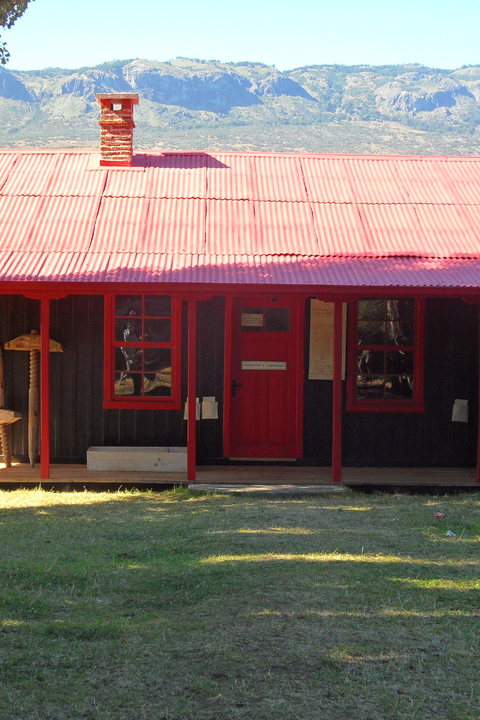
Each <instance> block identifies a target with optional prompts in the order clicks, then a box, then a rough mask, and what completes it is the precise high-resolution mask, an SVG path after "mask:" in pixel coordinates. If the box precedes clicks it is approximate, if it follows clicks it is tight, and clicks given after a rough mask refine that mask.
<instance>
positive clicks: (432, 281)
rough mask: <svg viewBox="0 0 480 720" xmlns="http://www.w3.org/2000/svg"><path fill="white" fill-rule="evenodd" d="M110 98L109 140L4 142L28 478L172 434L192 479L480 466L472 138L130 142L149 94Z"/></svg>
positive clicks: (3, 284)
mask: <svg viewBox="0 0 480 720" xmlns="http://www.w3.org/2000/svg"><path fill="white" fill-rule="evenodd" d="M98 100H99V103H100V106H101V117H100V126H101V151H100V153H95V152H84V151H79V152H75V151H70V150H63V151H49V150H38V151H33V150H29V149H26V150H5V151H1V152H0V237H1V244H0V343H1V345H2V348H3V351H2V353H3V363H4V378H5V395H4V403H5V407H6V408H10V409H11V410H13V411H15V412H17V413H20V414H21V415H22V418H23V419H22V421H20V422H16V423H15V424H13V425H12V427H11V452H12V456H13V458H14V460H15V461H17V462H19V463H26V462H27V458H28V451H27V443H28V427H27V422H26V418H27V414H28V405H29V397H28V396H29V389H28V373H29V367H28V362H29V353H28V352H23V353H22V352H13V351H9V350H8V349H6V348H5V344H6V343H8V342H9V341H11V340H12V339H14V338H18V337H19V336H22V335H26V334H27V335H28V334H29V333H31V331H32V330H38V331H39V333H40V340H39V357H40V379H41V382H40V437H41V439H40V448H39V456H40V465H39V467H38V468H36V469H35V472H36V473H37V476H38V478H41V479H48V478H49V477H50V476H51V473H52V470H53V469H54V468H55V466H56V465H57V464H62V465H63V466H65V465H69V466H71V465H85V463H86V459H87V452H88V451H89V450H90V452H91V453H92V457H93V456H94V453H95V452H97V453H98V452H99V453H100V454H101V453H102V449H107V448H110V449H111V452H113V453H114V452H115V451H114V449H115V448H117V449H121V452H124V451H125V453H126V455H124V456H122V457H127V456H128V455H129V452H130V451H131V450H133V449H134V448H157V449H158V448H163V449H164V450H165V451H166V452H172V449H174V448H177V449H178V448H181V449H183V458H184V459H185V458H186V460H185V461H186V462H187V468H186V471H187V474H188V480H189V481H190V482H194V481H195V479H196V471H197V468H200V469H201V468H202V467H204V466H219V467H226V466H229V467H232V466H239V465H242V464H243V465H245V466H252V465H260V464H261V465H262V466H265V465H277V466H287V465H288V466H295V467H308V468H310V471H309V472H310V477H311V478H315V477H318V478H319V481H320V478H324V479H325V478H328V479H330V480H332V481H335V482H337V481H341V480H342V477H343V478H344V477H345V476H346V475H347V474H348V472H353V469H354V468H363V469H365V468H370V469H372V471H373V469H374V468H411V472H412V473H413V472H415V473H416V474H417V477H418V476H421V475H422V473H423V474H424V475H425V477H429V476H428V473H429V472H430V473H431V469H432V468H436V469H438V472H441V471H442V470H443V471H453V469H463V470H462V472H464V476H465V477H466V478H468V479H469V482H471V483H474V482H476V481H477V479H478V473H477V469H476V468H477V466H478V456H479V452H478V447H479V442H478V439H479V421H478V404H479V392H478V387H479V353H478V347H479V331H478V329H479V312H478V307H479V306H478V302H479V299H480V230H479V227H480V158H476V157H418V156H415V157H403V156H402V157H395V156H353V155H315V154H292V153H284V154H283V153H282V154H280V153H263V152H250V153H247V152H211V153H208V152H162V153H158V152H157V153H138V154H135V153H133V149H132V134H133V127H134V122H133V110H134V105H135V104H136V103H137V101H138V98H137V96H135V95H133V94H122V95H113V96H112V95H99V96H98ZM50 340H54V341H56V342H57V343H60V344H61V348H62V350H63V352H58V353H54V352H49V351H48V349H49V341H50ZM94 448H95V450H93V449H94ZM118 452H119V453H120V450H119V451H118ZM178 452H179V456H181V455H182V451H180V450H178ZM185 453H186V454H185ZM119 456H120V455H119ZM125 462H126V463H127V465H126V466H125V467H126V470H128V471H130V472H131V470H132V467H135V465H134V466H131V465H128V460H125ZM0 467H1V466H0ZM325 468H328V470H325ZM414 469H415V470H414ZM158 470H159V471H161V470H162V468H161V467H159V468H158ZM1 472H2V470H1V469H0V474H1ZM152 472H156V470H155V468H154V469H153V471H152ZM317 472H318V475H316V473H317ZM409 472H410V471H409ZM160 475H161V472H159V476H160ZM167 475H168V473H167ZM430 477H432V475H431V474H430ZM0 482H1V477H0ZM467 484H468V483H467Z"/></svg>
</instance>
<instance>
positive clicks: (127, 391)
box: [114, 372, 142, 397]
mask: <svg viewBox="0 0 480 720" xmlns="http://www.w3.org/2000/svg"><path fill="white" fill-rule="evenodd" d="M141 394H142V373H139V372H135V373H129V374H128V375H127V373H115V381H114V395H117V396H119V397H122V396H128V397H135V396H136V397H140V396H141Z"/></svg>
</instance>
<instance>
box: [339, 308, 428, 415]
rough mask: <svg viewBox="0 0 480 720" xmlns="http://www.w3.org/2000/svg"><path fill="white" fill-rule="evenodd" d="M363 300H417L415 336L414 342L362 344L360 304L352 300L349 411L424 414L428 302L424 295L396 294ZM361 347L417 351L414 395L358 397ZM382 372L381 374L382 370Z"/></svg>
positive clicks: (349, 342) (348, 380) (414, 361)
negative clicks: (424, 370)
mask: <svg viewBox="0 0 480 720" xmlns="http://www.w3.org/2000/svg"><path fill="white" fill-rule="evenodd" d="M360 299H361V300H369V299H372V300H373V299H386V300H397V299H398V300H400V299H412V300H413V302H414V337H413V344H412V345H405V346H404V345H394V346H392V345H359V344H358V342H357V338H358V333H357V327H358V303H359V300H357V301H356V302H354V303H352V304H351V305H350V307H349V330H348V346H349V353H348V358H349V359H348V370H349V372H348V376H347V410H348V411H349V412H384V413H394V412H404V413H405V412H409V413H421V412H424V410H425V405H424V399H423V369H424V363H423V356H424V337H425V332H424V322H425V301H424V299H423V298H404V297H402V298H400V297H397V296H395V295H388V296H387V295H385V296H383V298H370V297H367V296H365V297H363V298H360ZM359 349H365V350H380V351H387V352H388V351H389V350H405V351H407V352H410V351H411V352H413V378H414V382H413V397H412V398H405V399H399V400H392V399H383V398H382V399H379V400H377V399H371V400H370V399H369V400H367V399H364V398H362V399H359V398H357V392H356V391H357V375H358V368H357V357H358V351H359ZM380 374H381V373H380Z"/></svg>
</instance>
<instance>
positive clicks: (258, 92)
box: [0, 58, 480, 155]
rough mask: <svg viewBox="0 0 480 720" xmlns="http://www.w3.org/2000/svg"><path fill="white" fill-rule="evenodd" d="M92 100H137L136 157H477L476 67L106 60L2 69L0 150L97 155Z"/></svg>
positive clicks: (479, 100)
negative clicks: (280, 66) (234, 153)
mask: <svg viewBox="0 0 480 720" xmlns="http://www.w3.org/2000/svg"><path fill="white" fill-rule="evenodd" d="M97 92H138V93H139V95H140V104H139V106H138V107H137V108H136V114H135V118H136V125H137V129H136V131H135V147H136V148H137V149H146V148H150V149H159V150H161V149H172V150H190V149H191V150H205V149H212V150H219V149H224V150H272V151H273V150H274V151H307V152H333V153H344V152H351V153H400V154H425V155H476V154H479V152H480V65H478V66H477V65H475V66H465V67H462V68H459V69H456V70H445V69H439V68H430V67H426V66H423V65H415V64H412V65H384V66H370V65H354V66H345V65H312V66H308V67H301V68H296V69H294V70H289V71H285V72H281V71H279V70H277V69H276V68H275V67H273V66H267V65H263V64H261V63H255V62H247V61H246V62H240V63H221V62H217V61H213V60H212V61H204V60H192V59H188V58H176V59H175V60H171V61H167V62H156V61H147V60H138V59H136V60H115V61H112V62H108V63H105V64H102V65H97V66H95V67H84V68H79V69H76V70H71V69H68V70H67V69H62V68H48V69H45V70H32V71H16V70H10V69H6V68H5V67H2V66H0V146H3V147H21V146H26V147H32V146H33V147H87V146H88V147H95V146H96V145H97V143H98V134H99V129H98V124H97V121H98V105H97V103H96V100H95V93H97Z"/></svg>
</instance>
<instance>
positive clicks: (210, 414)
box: [202, 397, 218, 420]
mask: <svg viewBox="0 0 480 720" xmlns="http://www.w3.org/2000/svg"><path fill="white" fill-rule="evenodd" d="M202 418H203V420H218V402H217V401H216V400H215V397H204V398H203V400H202Z"/></svg>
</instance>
